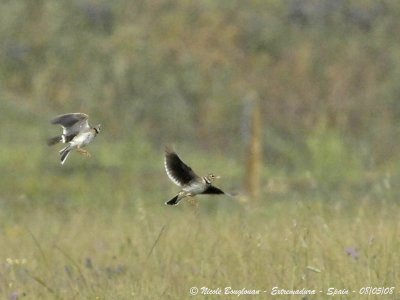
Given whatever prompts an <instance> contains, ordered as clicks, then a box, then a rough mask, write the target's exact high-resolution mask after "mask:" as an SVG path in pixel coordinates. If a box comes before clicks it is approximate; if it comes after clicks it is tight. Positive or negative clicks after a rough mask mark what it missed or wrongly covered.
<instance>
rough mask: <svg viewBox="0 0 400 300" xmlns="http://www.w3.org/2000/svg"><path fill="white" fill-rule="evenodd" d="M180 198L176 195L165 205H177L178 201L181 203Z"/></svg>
mask: <svg viewBox="0 0 400 300" xmlns="http://www.w3.org/2000/svg"><path fill="white" fill-rule="evenodd" d="M181 199H182V198H180V197H179V195H176V196H175V197H174V198H172V199H171V200H169V201H167V202H165V204H166V205H178V204H179V201H181Z"/></svg>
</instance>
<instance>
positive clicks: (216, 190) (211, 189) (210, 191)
mask: <svg viewBox="0 0 400 300" xmlns="http://www.w3.org/2000/svg"><path fill="white" fill-rule="evenodd" d="M202 194H214V195H218V194H225V192H224V191H222V190H220V189H219V188H217V187H215V186H213V185H209V186H208V188H207V189H206V190H205V191H204V192H202Z"/></svg>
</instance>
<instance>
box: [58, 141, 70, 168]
mask: <svg viewBox="0 0 400 300" xmlns="http://www.w3.org/2000/svg"><path fill="white" fill-rule="evenodd" d="M71 150H72V149H71V146H70V145H68V146H67V147H65V148H63V149H61V150H60V158H61V164H62V165H63V164H64V162H65V161H66V159H67V157H68V155H69V153H70V152H71Z"/></svg>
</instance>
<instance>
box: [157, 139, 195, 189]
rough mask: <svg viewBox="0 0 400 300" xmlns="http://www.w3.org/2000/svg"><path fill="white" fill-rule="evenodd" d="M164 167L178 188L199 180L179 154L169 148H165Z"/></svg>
mask: <svg viewBox="0 0 400 300" xmlns="http://www.w3.org/2000/svg"><path fill="white" fill-rule="evenodd" d="M164 166H165V170H166V171H167V175H168V177H169V178H170V179H171V180H172V182H173V183H175V184H176V185H178V186H184V185H186V184H189V183H190V182H191V181H192V180H196V179H199V176H197V175H196V173H195V172H194V171H193V170H192V168H191V167H189V166H188V165H186V164H185V163H184V162H183V161H182V160H181V159H180V158H179V156H178V154H176V152H174V151H173V150H171V149H170V148H168V147H166V148H165V160H164Z"/></svg>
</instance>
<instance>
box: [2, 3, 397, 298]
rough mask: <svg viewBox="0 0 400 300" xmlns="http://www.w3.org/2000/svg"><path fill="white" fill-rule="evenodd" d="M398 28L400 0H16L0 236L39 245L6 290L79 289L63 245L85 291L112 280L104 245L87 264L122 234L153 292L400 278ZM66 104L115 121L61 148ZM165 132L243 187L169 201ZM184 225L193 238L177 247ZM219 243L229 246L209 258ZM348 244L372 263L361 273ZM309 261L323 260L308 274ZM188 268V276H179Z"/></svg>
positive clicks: (5, 43)
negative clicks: (59, 120)
mask: <svg viewBox="0 0 400 300" xmlns="http://www.w3.org/2000/svg"><path fill="white" fill-rule="evenodd" d="M399 32H400V2H398V1H394V0H378V1H373V0H365V1H357V0H285V1H278V0H249V1H232V0H222V1H213V0H204V1H187V0H175V1H172V0H154V1H143V0H137V1H128V0H118V1H94V0H93V1H89V0H74V1H66V0H65V1H64V0H63V1H53V0H33V1H31V0H29V1H28V0H21V1H10V0H4V1H1V2H0V41H1V47H0V128H1V130H0V171H1V179H0V217H1V221H0V222H1V224H2V226H3V230H2V231H1V236H0V240H1V243H2V244H3V245H5V244H8V245H9V249H8V248H4V249H3V250H1V251H0V256H1V260H2V261H5V259H6V257H10V256H11V257H13V255H14V256H15V255H19V256H18V257H19V258H22V257H27V261H28V263H27V267H26V270H29V272H30V273H29V274H30V275H29V277H28V279H27V278H26V276H25V277H24V275H21V273H19V272H20V271H18V270H13V271H12V272H14V273H12V272H11V271H10V272H11V273H7V272H8V271H7V272H6V271H5V270H4V269H2V268H0V273H1V274H3V276H4V278H7V280H10V282H12V283H14V286H16V284H17V283H19V284H20V287H19V289H16V290H15V291H14V290H13V289H14V287H13V288H12V289H11V288H10V286H7V281H5V283H4V285H1V284H0V293H4V295H5V296H7V297H9V296H10V293H11V292H15V293H16V291H24V290H28V291H29V292H28V294H30V295H35V296H36V297H41V298H43V297H45V296H47V297H49V299H52V298H66V299H72V298H73V297H72V296H71V295H69V296H66V297H64V296H62V293H63V292H65V293H67V295H68V292H67V291H68V288H66V287H65V286H66V285H64V282H63V283H61V282H57V281H56V280H57V279H55V278H58V277H57V276H55V274H59V273H58V272H60V273H62V272H63V271H62V266H63V264H66V265H67V266H69V267H70V268H75V273H74V274H75V275H76V274H78V275H76V276H75V277H74V276H72V275H71V273H68V272H66V273H67V275H65V274H64V276H67V277H66V279H63V280H65V281H66V282H68V283H69V284H70V286H73V291H74V293H76V294H75V295H80V296H81V297H84V296H82V295H85V296H86V297H88V298H91V299H94V297H95V296H96V297H97V295H99V294H100V295H101V294H102V295H103V296H104V295H107V293H109V294H111V295H114V296H115V295H116V294H113V292H114V290H113V289H112V288H111V289H108V287H107V286H106V285H104V284H100V283H99V282H98V281H97V279H98V277H96V276H97V275H93V274H94V273H91V272H92V270H93V268H92V267H93V266H92V265H91V263H90V264H89V263H88V260H87V258H86V265H85V266H86V267H85V266H83V263H82V262H83V261H85V255H94V254H93V253H98V254H96V255H97V257H91V259H92V260H93V259H94V260H95V259H97V260H98V261H100V262H101V263H102V264H103V265H104V268H106V266H105V265H107V264H108V263H109V264H111V265H112V269H111V270H114V269H113V268H114V265H113V264H115V261H116V260H114V256H115V255H116V254H115V253H118V254H119V255H121V256H122V257H124V259H125V260H126V261H123V262H121V265H122V266H124V268H126V270H128V271H127V273H124V272H122V273H121V274H123V275H122V276H124V277H122V278H123V279H120V278H121V277H117V278H118V280H126V282H133V283H132V285H131V286H129V288H128V289H127V291H128V290H129V295H130V293H131V290H133V291H135V292H136V296H137V295H139V298H146V297H148V299H155V298H154V297H160V296H161V295H162V296H163V297H164V296H165V297H167V298H168V297H169V298H171V299H182V295H188V294H187V290H188V288H189V287H190V286H193V285H196V284H199V283H198V282H199V281H196V280H199V278H202V280H203V281H202V282H206V283H207V282H208V281H207V280H210V282H219V283H220V284H226V283H227V282H228V281H229V280H233V278H236V279H237V280H239V279H241V278H247V279H248V280H247V281H245V282H247V284H248V286H247V287H249V288H251V287H252V286H251V284H252V283H253V284H254V282H256V281H257V280H256V279H258V281H257V285H256V287H261V285H262V284H263V283H262V282H263V281H262V280H261V278H264V279H265V281H264V283H265V282H279V283H285V284H286V283H287V285H286V286H285V287H288V288H289V287H304V285H306V287H311V286H313V285H314V286H315V287H316V288H317V289H320V288H321V286H326V285H328V284H331V283H332V282H333V283H336V284H339V285H340V284H346V282H347V283H351V284H353V286H356V285H357V284H364V285H365V284H371V282H374V283H376V284H383V283H385V284H394V283H395V282H396V280H397V279H398V278H399V274H398V270H399V266H400V261H399V259H398V258H395V257H393V256H391V255H390V254H391V253H395V251H396V249H398V246H399V245H398V242H396V241H398V240H399V239H398V230H396V228H399V223H398V211H399V207H398V198H399V194H400V186H399V184H398V182H399V179H400V174H399V171H398V170H399V167H400V163H399V162H400V160H399V158H400V157H399V153H400V142H399V140H400V139H399V136H400V130H399V128H400V127H399V125H400V124H399V123H400V101H399V97H400V85H399V78H400V36H399V34H398V33H399ZM251 100H257V101H258V103H259V110H260V114H261V120H262V130H261V135H260V136H259V137H258V140H259V141H260V143H261V149H262V156H263V157H262V160H260V164H262V166H261V170H262V172H261V181H260V191H261V193H260V195H259V197H257V198H251V197H248V196H246V194H245V191H244V185H245V181H246V176H248V174H247V173H246V164H247V163H248V146H249V140H250V136H251V132H252V131H251V126H250V124H251V120H250V114H249V103H250V102H251ZM67 112H84V113H87V114H89V115H90V120H91V123H92V124H93V125H94V124H98V123H101V124H102V132H101V133H100V134H99V135H98V137H97V138H96V140H95V141H94V142H93V143H92V144H91V145H90V146H89V147H88V150H89V151H90V152H91V154H92V158H91V159H85V158H84V157H83V156H80V155H79V154H77V153H73V154H71V155H70V157H69V158H68V160H67V162H66V164H65V165H64V166H61V165H60V162H59V156H58V150H59V149H60V148H61V145H59V146H55V147H53V148H51V147H48V146H47V145H46V138H48V137H51V136H54V135H56V134H58V133H59V132H60V128H58V127H56V126H52V125H51V124H50V123H49V121H50V120H51V119H52V118H53V117H54V116H56V115H58V114H61V113H67ZM166 144H172V145H174V146H175V149H176V150H177V152H178V153H179V154H180V155H181V157H182V158H183V159H184V160H185V161H187V162H188V163H189V164H190V165H191V166H192V167H193V169H194V170H195V171H196V172H198V173H199V174H200V175H205V174H207V173H208V172H215V173H216V174H218V175H221V177H222V179H221V180H219V181H218V182H217V185H218V186H219V187H221V188H223V189H224V190H226V191H228V192H236V193H238V195H239V196H238V197H237V198H235V199H230V198H227V197H217V198H212V199H211V197H207V196H205V197H204V198H203V201H202V202H201V203H200V207H199V208H194V207H191V206H190V205H188V204H187V203H185V204H183V205H182V206H179V207H177V208H176V209H175V208H173V209H172V210H169V209H166V207H165V206H164V204H163V203H164V202H165V201H166V200H169V199H170V198H172V197H173V196H174V194H175V193H177V191H178V187H176V186H175V185H173V184H172V183H171V182H170V180H169V179H168V177H167V176H166V174H165V171H164V166H163V149H164V145H166ZM174 209H175V210H174ZM193 210H195V211H196V213H193ZM375 213H376V214H377V215H375ZM188 214H189V217H187V215H188ZM230 214H233V217H232V218H231V217H230ZM376 216H377V217H376ZM203 221H204V223H203ZM174 222H177V223H174ZM168 224H170V225H168ZM171 224H172V225H171ZM187 224H190V225H195V227H196V226H197V227H196V228H197V229H196V234H195V235H193V236H192V231H190V230H191V229H190V228H191V227H190V226H187ZM206 224H211V225H206ZM214 225H215V226H214ZM20 226H21V227H20ZM135 226H137V227H135ZM174 226H176V227H174ZM186 227H187V228H186ZM26 228H31V229H29V230H30V231H29V230H27V229H26ZM32 228H33V229H32ZM216 228H218V229H219V230H220V231H218V230H216ZM230 228H233V231H234V232H235V235H231V234H232V231H231V230H230ZM270 228H273V230H272V231H270V230H269V229H270ZM349 228H350V229H353V230H355V231H357V232H356V233H353V232H352V231H351V230H349ZM366 228H367V229H366ZM48 229H51V230H48ZM164 229H165V231H164ZM131 230H132V231H131ZM27 232H29V233H27ZM360 232H361V233H360ZM202 234H204V236H203V235H202ZM285 234H287V235H285ZM360 234H361V235H360ZM103 235H104V236H103ZM281 235H282V236H286V239H282V240H281V239H280V238H281V237H282V236H281ZM356 236H359V237H356ZM160 237H161V238H160ZM174 238H177V240H179V241H180V242H182V243H185V242H188V243H187V244H185V245H186V247H187V248H185V250H182V252H177V251H179V249H172V250H171V248H170V247H171V243H175V242H172V241H173V240H174ZM203 238H204V239H209V240H210V243H212V244H207V243H204V239H203ZM342 238H343V239H342ZM32 240H33V242H32ZM221 240H222V242H221V243H222V245H221V247H216V246H215V245H217V244H218V243H219V241H221ZM288 240H289V241H292V243H290V245H289V244H285V243H286V241H288ZM109 241H113V243H112V245H111V246H110V245H109V246H108V248H107V247H104V248H101V247H100V248H101V249H100V250H99V247H97V246H98V244H101V243H104V244H107V243H108V242H109ZM132 241H133V242H132ZM224 241H225V243H224ZM249 241H250V242H249ZM374 241H376V242H375V244H374ZM158 243H162V245H163V247H164V250H165V252H161V250H160V252H158V251H157V247H156V245H157V244H158ZM190 244H191V245H193V247H192V248H190ZM54 245H56V246H54ZM107 245H108V244H107ZM174 245H175V244H174ZM273 245H277V246H276V247H275V248H274V247H273ZM305 245H306V246H305ZM307 245H308V246H307ZM323 245H325V246H323ZM141 247H142V248H141ZM202 247H206V248H207V249H217V250H216V251H217V254H216V255H215V256H213V255H214V252H212V251H211V250H210V252H207V250H206V251H205V252H202V249H203V248H202ZM214 247H216V248H214ZM278 247H280V249H286V250H282V251H283V252H282V251H281V250H279V249H278ZM308 247H309V248H308ZM345 247H351V248H349V249H351V251H350V250H349V251H350V252H349V251H348V253H347V254H346V253H345V252H344V250H343V249H344V248H345ZM57 249H59V250H60V251H61V252H62V254H60V252H59V251H58V250H57ZM92 249H95V250H92ZM132 249H133V250H132ZM154 249H155V250H154ZM182 249H183V248H182ZM153 250H154V251H153ZM13 251H14V252H13ZM96 251H98V252H96ZM184 251H186V252H184ZM234 251H237V252H234ZM285 251H286V252H285ZM321 251H323V252H321ZM358 251H359V252H358ZM13 253H17V254H13ZM28 253H30V254H28ZM249 253H250V254H251V255H249ZM299 253H300V256H299ZM324 253H326V255H327V256H324V255H325V254H324ZM349 253H350V254H349ZM354 253H356V254H354ZM128 254H129V255H128ZM208 254H209V255H210V256H212V257H213V259H214V260H212V261H211V262H210V264H209V265H207V264H206V265H205V266H204V267H202V268H201V269H196V267H195V266H194V265H196V266H197V263H198V261H204V260H205V259H206V258H208V256H207V257H205V256H206V255H208ZM303 254H304V255H303ZM151 255H153V256H154V259H155V260H154V261H152V260H151V259H152V258H153V256H151ZM186 255H187V256H186ZM380 255H381V256H380ZM348 256H352V257H353V256H354V257H356V258H354V257H353V258H354V259H353V261H352V262H351V263H354V265H355V264H356V263H357V262H361V261H362V263H360V264H357V265H356V267H355V269H354V268H350V271H347V273H346V271H344V269H345V268H347V267H349V265H348V263H349V261H347V260H348V259H351V258H349V257H348ZM359 256H360V257H361V259H360V260H357V259H358V258H359ZM105 257H106V258H105ZM111 257H112V258H111ZM149 257H150V259H149ZM177 257H178V258H179V259H178V258H177ZM228 257H230V258H232V260H235V258H237V259H238V257H252V258H253V260H252V263H253V265H252V264H248V265H247V264H246V262H245V261H244V260H243V259H239V261H240V266H242V267H241V268H237V267H236V266H237V265H232V266H230V265H229V263H230V262H231V260H229V261H226V259H227V258H228ZM14 258H15V257H14ZM273 258H276V260H275V261H274V259H273ZM181 259H184V261H185V264H183V265H179V263H178V262H181ZM185 259H186V260H185ZM270 259H272V260H270ZM376 259H381V261H377V260H376ZM266 260H268V261H266ZM382 260H383V261H382ZM60 261H61V262H60ZM338 262H339V265H338ZM135 263H138V265H137V264H135ZM80 264H82V265H80ZM192 264H193V265H192ZM263 264H268V267H265V268H261V266H264V265H263ZM43 265H47V266H48V267H47V268H44V267H43ZM49 265H51V267H49ZM215 265H218V266H225V267H226V269H223V270H224V271H223V272H222V273H218V272H217V271H215V270H214V269H213V266H215ZM354 265H351V266H353V267H354ZM60 266H61V267H60ZM77 266H80V267H77ZM90 266H92V267H90ZM143 266H144V267H143ZM147 266H149V267H148V268H149V269H146V268H147ZM150 266H151V268H154V270H155V271H154V272H152V273H151V274H148V275H143V276H144V277H140V276H139V277H138V278H139V279H138V278H137V277H135V276H137V273H135V272H139V271H141V270H142V269H146V270H150ZM244 266H247V267H244ZM257 266H260V270H258V271H259V272H258V273H254V276H253V277H252V276H251V275H249V274H253V273H252V271H250V270H252V268H253V267H257ZM310 266H311V270H317V271H320V272H322V273H321V274H322V275H321V276H320V275H315V277H313V276H314V275H309V273H307V272H309V270H310V269H307V268H308V267H310ZM338 266H343V268H342V267H338ZM53 267H54V269H53ZM142 267H143V268H142ZM65 268H66V267H65ZM80 268H82V269H83V268H88V271H87V273H86V272H83V271H82V270H81V269H80ZM115 268H116V267H115ZM221 268H222V267H221ZM379 268H380V269H379ZM100 269H101V268H100V267H99V270H100ZM116 269H118V268H116ZM306 269H307V270H308V271H307V270H306ZM7 270H8V269H7ZM26 270H25V271H26ZM60 270H61V271H60ZM102 270H103V269H102ZM118 270H119V269H118ZM124 270H125V269H124ZM166 270H169V271H166ZM193 270H197V271H196V272H198V273H196V272H195V271H193ZM283 270H288V271H283ZM304 270H306V271H304ZM354 270H356V271H354ZM388 270H389V271H390V270H391V271H390V272H389V271H388ZM396 270H397V271H396ZM214 271H215V272H214ZM98 272H99V274H108V273H107V272H108V271H107V272H106V273H104V272H103V273H102V271H98ZM113 272H114V271H113ZM115 272H117V271H115ZM147 272H150V271H147ZM169 272H170V273H169ZM193 272H195V273H193ZM244 272H245V273H244ZM263 272H264V273H263ZM313 272H314V271H313ZM79 273H80V275H79ZM278 273H279V274H280V275H279V276H278V275H277V276H276V277H274V276H275V275H276V274H278ZM316 273H318V272H316ZM5 274H6V275H5ZM10 274H11V275H10ZM24 274H25V273H24ZM32 274H33V275H32ZM118 274H119V273H118ZM126 274H128V275H126ZM179 274H184V275H183V276H180V275H179ZM193 274H195V275H193ZM196 274H197V275H196ZM221 274H222V275H221ZM257 274H258V275H259V277H256V275H257ZM260 274H261V275H260ZM304 274H306V275H307V274H308V275H307V276H306V275H304ZM366 274H368V276H367V275H366ZM382 274H383V275H382ZM9 275H10V276H9ZM114 275H115V274H114V273H112V272H111V275H107V276H109V277H107V276H106V277H107V278H108V279H110V278H111V277H112V278H114V277H113V276H114ZM164 275H171V276H172V279H171V278H170V279H169V280H170V281H166V282H164V281H162V280H164V279H160V280H161V282H163V284H164V285H163V284H161V287H160V289H159V290H154V289H153V288H152V287H151V285H150V283H149V282H150V281H151V279H150V278H152V277H154V276H155V277H157V278H164ZM211 275H212V276H211ZM364 275H365V276H366V277H363V276H364ZM46 276H47V278H46ZM92 276H93V277H92ZM110 276H111V277H110ZM115 276H116V275H115ZM118 276H119V275H118ZM174 276H175V277H174ZM191 276H193V277H191ZM196 276H197V277H196ZM246 276H247V277H246ZM308 276H310V277H308ZM318 276H320V277H318ZM385 276H386V277H385ZM82 277H83V278H84V279H85V278H86V281H87V282H88V284H85V286H83V287H82V286H80V284H81V283H80V282H81V281H82ZM177 277H178V278H180V279H182V277H185V278H184V280H183V282H181V285H180V286H179V287H178V285H177V283H176V281H174V278H175V279H176V278H177ZM10 278H11V279H10ZM29 278H30V279H34V280H33V283H32V287H28V288H27V283H26V282H32V280H30V281H29ZM304 278H307V280H309V281H304V280H305V279H304ZM382 278H384V279H382ZM396 278H397V279H396ZM108 279H107V280H108ZM107 280H105V282H108V281H107ZM135 280H138V281H135ZM141 280H142V281H141ZM146 280H147V281H146ZM212 280H214V281H212ZM232 282H233V283H235V280H233V281H231V283H232ZM289 282H290V283H289ZM397 282H398V281H397ZM113 283H114V282H113ZM236 283H238V284H239V283H240V280H239V281H236ZM96 284H98V285H99V286H101V288H100V287H99V286H97V285H96ZM210 284H211V283H210ZM121 285H123V284H122V283H121ZM307 285H308V286H307ZM67 286H68V285H67ZM88 286H89V287H90V288H88ZM171 286H173V288H172V289H171ZM35 287H40V288H38V289H37V290H35ZM113 287H114V286H113ZM253 287H254V286H253ZM349 288H352V287H349ZM82 290H83V291H84V292H82ZM119 291H120V292H121V291H122V290H121V289H120V290H119ZM138 291H139V292H138ZM18 293H19V292H18ZM80 293H83V294H80ZM138 293H139V294H138ZM152 293H154V294H152ZM117 294H118V293H117ZM18 295H21V294H18ZM118 295H119V297H117V298H118V299H123V298H124V297H126V298H129V297H128V296H127V294H123V293H122V292H121V294H118ZM132 295H133V292H132ZM143 295H146V297H144V296H143ZM149 295H150V296H149ZM100 298H101V297H100ZM104 298H107V299H110V298H112V296H110V297H107V296H104ZM13 299H19V298H13ZM97 299H99V298H97ZM101 299H103V298H101Z"/></svg>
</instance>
